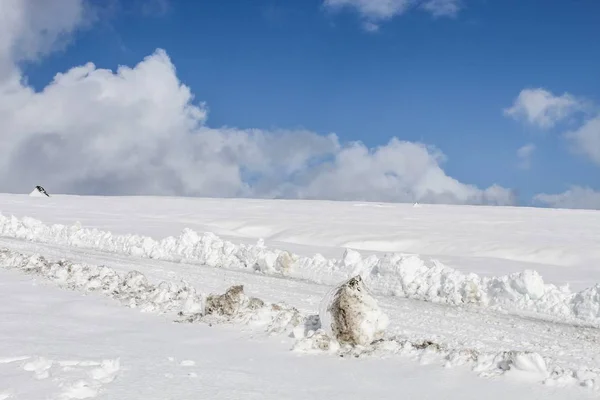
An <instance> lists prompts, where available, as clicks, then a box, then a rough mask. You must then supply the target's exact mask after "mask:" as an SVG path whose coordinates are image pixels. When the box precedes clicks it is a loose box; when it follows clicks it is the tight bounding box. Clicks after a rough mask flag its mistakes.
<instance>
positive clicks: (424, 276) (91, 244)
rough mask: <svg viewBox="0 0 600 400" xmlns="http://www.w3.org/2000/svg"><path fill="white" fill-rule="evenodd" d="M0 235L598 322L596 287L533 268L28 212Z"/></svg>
mask: <svg viewBox="0 0 600 400" xmlns="http://www.w3.org/2000/svg"><path fill="white" fill-rule="evenodd" d="M0 236H4V237H11V238H18V239H24V240H30V241H37V242H42V243H52V244H58V245H67V246H73V247H79V248H88V249H96V250H101V251H107V252H112V253H119V254H128V255H133V256H138V257H146V258H153V259H161V260H169V261H186V262H193V263H199V264H203V265H208V266H213V267H220V268H228V269H247V270H253V271H256V272H259V273H263V274H268V275H280V276H286V277H291V278H297V279H303V280H307V281H311V282H316V283H322V284H327V285H337V284H338V283H339V282H341V281H345V280H347V279H349V278H350V277H353V276H356V275H360V276H361V277H362V279H363V280H364V282H365V284H366V285H367V286H368V287H369V288H370V290H371V291H372V293H374V294H378V295H384V296H402V297H408V298H413V299H419V300H425V301H430V302H436V303H445V304H452V305H461V304H472V305H477V306H483V307H493V308H496V309H501V310H508V311H525V312H537V313H544V314H547V315H551V316H554V317H561V318H566V319H573V318H576V319H581V320H585V321H589V322H593V323H600V286H599V285H596V286H594V287H592V288H589V289H586V290H583V291H581V292H578V293H572V292H571V291H570V290H569V289H568V287H557V286H555V285H552V284H546V283H544V281H543V279H542V277H541V276H540V275H539V274H538V273H537V272H535V271H529V270H527V271H524V272H520V273H514V274H510V275H505V276H500V277H491V278H488V277H480V276H478V275H476V274H464V273H462V272H459V271H456V270H454V269H452V268H449V267H447V266H445V265H443V264H442V263H440V262H439V261H437V260H425V259H423V258H421V257H418V256H416V255H410V254H387V255H383V256H375V255H373V256H369V257H366V258H363V257H362V256H361V255H360V254H359V253H358V252H356V251H353V250H350V249H348V250H347V251H346V253H345V254H344V256H343V257H342V259H341V260H335V259H326V258H324V257H323V256H321V255H319V254H317V255H315V256H313V257H301V256H298V255H295V254H292V253H289V252H287V251H282V250H277V249H269V248H267V247H266V246H265V245H264V243H263V242H262V241H259V242H258V243H257V244H256V245H243V244H240V245H238V244H234V243H231V242H228V241H224V240H222V239H220V238H219V237H217V236H216V235H214V234H212V233H204V234H199V233H197V232H195V231H193V230H190V229H185V230H184V231H183V232H182V233H181V235H179V236H178V237H167V238H164V239H162V240H155V239H153V238H150V237H147V236H140V235H114V234H112V233H110V232H106V231H100V230H97V229H85V228H83V227H82V226H81V225H79V224H75V225H73V226H65V225H52V226H49V225H45V224H43V223H42V222H40V221H38V220H35V219H33V218H28V217H26V218H23V219H18V218H15V217H14V216H13V217H5V216H3V215H2V214H0Z"/></svg>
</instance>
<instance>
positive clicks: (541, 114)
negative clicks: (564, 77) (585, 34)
mask: <svg viewBox="0 0 600 400" xmlns="http://www.w3.org/2000/svg"><path fill="white" fill-rule="evenodd" d="M582 109H583V103H582V102H581V101H580V100H579V99H577V98H575V97H574V96H572V95H570V94H568V93H565V94H563V95H562V96H555V95H554V94H552V93H551V92H549V91H547V90H545V89H541V88H538V89H524V90H522V91H521V93H519V96H518V97H517V98H516V99H515V102H514V104H513V106H512V107H510V108H508V109H505V110H504V114H505V115H506V116H509V117H512V118H514V119H516V120H525V121H526V122H527V123H529V124H531V125H534V126H537V127H539V128H543V129H548V128H552V127H554V126H555V125H556V124H557V123H558V122H560V121H562V120H564V119H565V118H568V117H569V116H571V115H572V114H574V113H575V112H577V111H581V110H582Z"/></svg>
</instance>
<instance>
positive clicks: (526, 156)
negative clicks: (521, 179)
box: [517, 143, 535, 169]
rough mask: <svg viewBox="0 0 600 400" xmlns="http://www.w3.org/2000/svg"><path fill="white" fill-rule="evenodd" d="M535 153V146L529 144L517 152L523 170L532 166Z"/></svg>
mask: <svg viewBox="0 0 600 400" xmlns="http://www.w3.org/2000/svg"><path fill="white" fill-rule="evenodd" d="M534 151H535V144H533V143H529V144H526V145H524V146H522V147H520V148H519V149H518V150H517V157H518V158H519V167H521V168H523V169H529V167H530V166H531V156H532V155H533V152H534Z"/></svg>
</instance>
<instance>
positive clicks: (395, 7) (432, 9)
mask: <svg viewBox="0 0 600 400" xmlns="http://www.w3.org/2000/svg"><path fill="white" fill-rule="evenodd" d="M324 5H325V7H326V8H328V9H332V10H339V9H343V8H353V9H355V10H356V11H358V13H359V14H360V15H361V16H362V17H363V19H364V21H365V22H364V24H363V26H364V27H365V29H367V30H368V31H377V30H378V27H379V23H381V22H382V21H386V20H389V19H392V18H394V17H396V16H399V15H402V14H404V13H405V12H407V11H409V10H410V9H412V8H420V9H422V10H424V11H426V12H429V13H430V14H432V15H433V16H434V17H454V16H456V15H457V14H458V12H459V11H460V9H461V6H462V0H425V1H423V0H325V2H324Z"/></svg>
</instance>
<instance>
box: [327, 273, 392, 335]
mask: <svg viewBox="0 0 600 400" xmlns="http://www.w3.org/2000/svg"><path fill="white" fill-rule="evenodd" d="M319 318H320V320H321V326H322V328H323V330H324V331H325V333H327V334H328V335H330V336H331V337H332V338H335V339H336V340H337V341H338V342H340V343H342V344H350V345H361V346H366V345H369V344H371V343H372V342H373V341H374V340H377V339H381V338H382V337H383V334H384V331H385V328H387V326H388V324H389V320H388V317H387V315H385V314H384V313H383V311H381V309H380V308H379V305H378V304H377V301H376V300H375V299H374V298H373V297H371V295H370V294H369V292H368V290H367V287H366V286H365V284H364V283H363V280H362V278H361V277H360V275H359V276H355V277H353V278H351V279H349V280H348V281H346V282H344V283H343V284H341V285H340V286H338V287H335V288H333V289H332V290H331V291H330V292H329V293H328V294H327V295H326V296H325V298H323V300H322V302H321V305H320V307H319Z"/></svg>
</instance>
